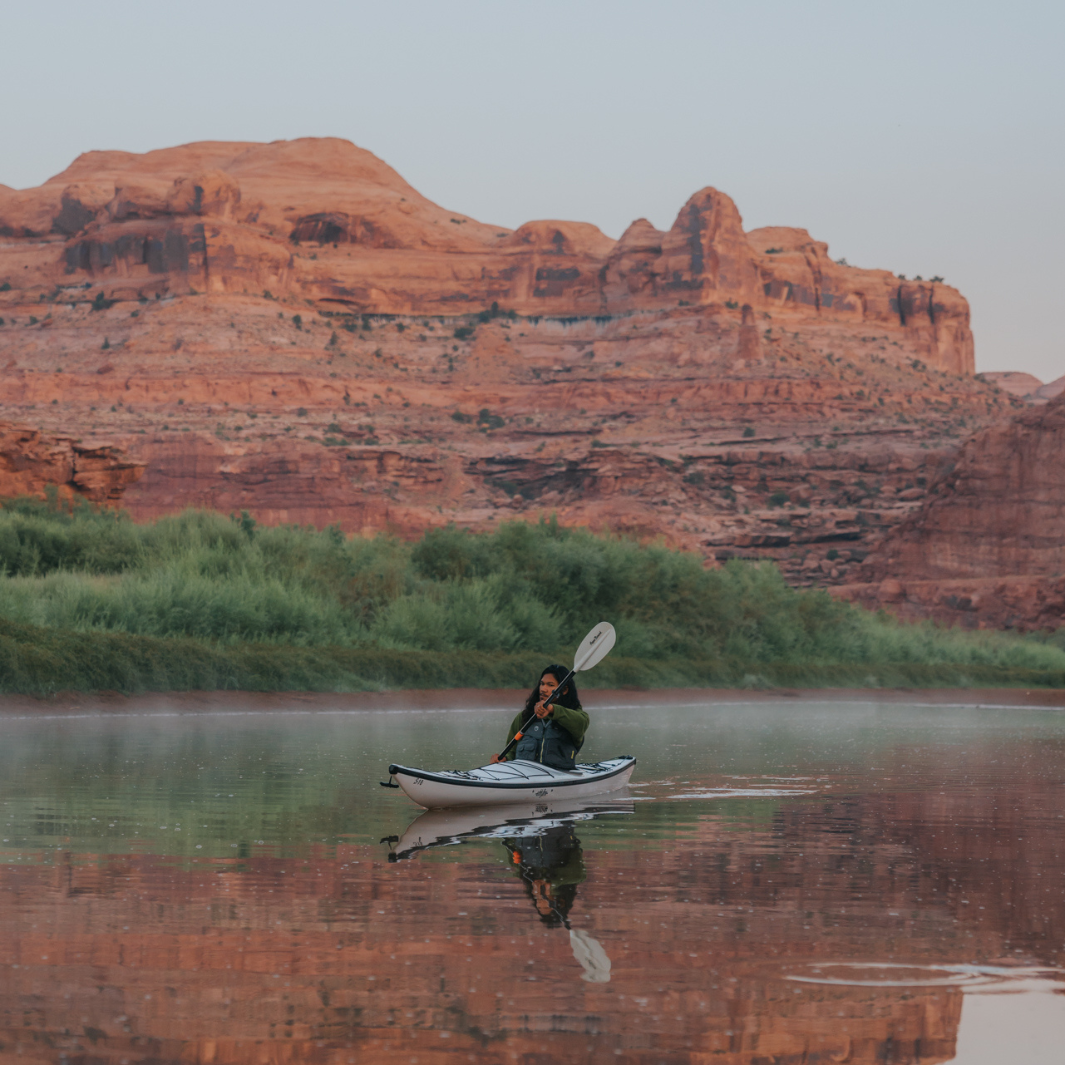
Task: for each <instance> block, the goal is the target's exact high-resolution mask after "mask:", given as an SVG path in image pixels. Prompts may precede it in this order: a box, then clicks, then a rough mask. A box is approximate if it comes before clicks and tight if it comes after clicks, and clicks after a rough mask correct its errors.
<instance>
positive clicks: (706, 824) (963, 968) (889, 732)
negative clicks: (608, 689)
mask: <svg viewBox="0 0 1065 1065" xmlns="http://www.w3.org/2000/svg"><path fill="white" fill-rule="evenodd" d="M510 713H511V710H510V709H508V710H502V709H501V710H496V711H488V710H475V711H469V712H456V711H449V712H446V713H443V712H442V713H427V712H422V711H419V712H410V713H400V712H381V713H373V712H359V713H337V714H325V713H315V714H300V715H294V716H286V715H279V714H266V715H248V714H228V715H222V714H219V715H199V716H196V715H184V716H181V715H174V716H160V715H155V716H141V717H135V716H134V717H129V716H126V717H95V718H69V717H68V718H63V719H60V718H55V719H41V718H36V719H29V718H13V717H11V716H8V717H0V735H2V737H3V738H2V741H0V803H2V807H0V814H2V817H0V820H2V836H3V842H2V843H0V1060H2V1061H4V1062H7V1061H19V1062H72V1063H73V1062H82V1063H85V1065H88V1063H115V1065H120V1063H128V1065H133V1063H146V1062H152V1063H153V1065H160V1063H167V1062H179V1061H180V1062H183V1063H199V1062H204V1063H206V1062H217V1063H228V1062H238V1063H243V1062H248V1063H256V1065H259V1063H275V1062H276V1063H287V1062H293V1063H295V1062H312V1063H317V1062H321V1063H327V1062H328V1063H333V1062H337V1063H339V1062H372V1063H375V1065H376V1063H386V1065H387V1063H392V1062H418V1063H422V1065H450V1063H459V1062H471V1061H472V1062H485V1063H496V1062H498V1063H510V1062H514V1063H520V1065H547V1063H549V1062H595V1063H599V1062H603V1063H606V1062H611V1063H615V1062H623V1063H633V1065H656V1063H659V1062H668V1063H700V1065H704V1063H709V1062H720V1063H722V1065H740V1063H751V1065H754V1063H759V1065H769V1063H776V1062H780V1063H784V1062H787V1063H800V1062H802V1063H806V1065H813V1063H815V1062H822V1063H828V1062H847V1063H860V1062H869V1063H874V1062H876V1063H884V1065H886V1063H904V1062H946V1061H958V1062H965V1063H977V1062H980V1063H988V1065H990V1063H999V1062H1006V1061H1017V1062H1024V1063H1025V1065H1040V1063H1043V1062H1047V1063H1049V1062H1054V1063H1055V1065H1057V1063H1060V1062H1061V1061H1062V1060H1065V1050H1063V1049H1062V1047H1063V1045H1065V971H1063V970H1065V844H1063V829H1065V802H1063V798H1065V788H1063V784H1065V712H1062V711H1043V710H1024V709H997V710H993V709H976V708H964V707H958V708H944V707H935V708H922V707H917V706H899V705H883V706H876V705H874V704H871V703H870V704H862V705H858V704H854V705H839V704H836V705H831V704H818V703H811V702H798V701H796V700H774V701H773V702H772V703H766V704H751V703H747V704H742V705H731V706H730V705H721V704H713V703H707V704H706V705H697V706H696V705H688V706H676V707H662V706H643V707H641V706H632V705H628V706H616V705H615V706H609V707H608V706H600V707H598V708H596V709H595V710H594V711H593V713H594V716H593V722H594V724H593V731H592V734H591V737H590V739H589V742H588V745H587V746H586V748H585V754H586V755H587V756H588V757H589V759H593V758H599V757H609V756H611V755H616V754H629V753H631V754H635V755H637V757H638V758H639V763H638V765H637V768H636V773H635V775H634V778H633V786H632V787H631V788H630V789H629V790H628V791H627V792H625V793H622V794H620V795H617V796H614V797H611V798H610V800H609V801H602V800H601V801H599V802H598V803H595V804H590V805H588V806H586V807H584V808H579V807H578V808H575V807H568V808H567V807H559V806H556V807H547V808H543V807H542V808H540V809H538V810H537V809H534V808H529V809H524V808H520V809H510V810H507V809H506V808H500V809H498V810H497V812H496V813H494V814H492V813H482V814H477V813H473V814H470V813H463V814H444V813H436V814H425V815H420V812H419V810H418V808H417V807H415V806H414V805H413V804H412V803H411V802H410V801H409V800H407V799H406V798H404V797H403V796H402V794H401V793H400V792H397V791H386V790H385V789H382V788H380V787H379V786H378V781H379V780H381V779H384V778H385V767H386V766H387V764H388V763H389V762H390V761H400V762H405V763H407V764H414V765H427V766H436V767H441V768H452V767H457V766H467V765H471V764H476V763H479V762H481V761H484V760H486V758H485V756H486V755H488V754H490V753H491V751H492V750H493V749H495V748H498V747H499V746H500V745H501V742H502V739H503V738H504V735H505V731H506V725H507V723H508V721H509V717H510Z"/></svg>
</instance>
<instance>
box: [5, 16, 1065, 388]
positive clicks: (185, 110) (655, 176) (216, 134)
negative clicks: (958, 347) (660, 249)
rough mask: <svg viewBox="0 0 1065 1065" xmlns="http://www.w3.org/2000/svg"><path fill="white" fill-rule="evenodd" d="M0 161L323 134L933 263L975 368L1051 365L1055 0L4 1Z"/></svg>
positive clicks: (29, 171)
mask: <svg viewBox="0 0 1065 1065" xmlns="http://www.w3.org/2000/svg"><path fill="white" fill-rule="evenodd" d="M0 33H2V38H3V41H4V48H3V59H2V60H0V182H2V183H4V184H7V185H12V186H14V187H16V188H24V187H27V186H31V185H36V184H39V183H40V182H41V181H43V180H45V179H46V178H48V177H50V176H51V175H53V174H55V173H57V172H58V171H60V170H62V169H63V168H64V167H66V166H67V164H68V163H69V162H70V161H71V160H72V159H73V158H74V157H75V156H76V155H78V153H80V152H83V151H88V150H91V149H124V150H126V151H137V152H140V151H147V150H149V149H152V148H161V147H166V146H169V145H174V144H182V143H186V142H188V141H194V140H260V141H270V140H276V139H279V138H291V137H301V136H337V137H346V138H348V139H349V140H352V141H354V142H355V143H356V144H358V145H360V146H361V147H364V148H368V149H369V150H370V151H372V152H374V153H376V154H377V155H378V156H380V157H381V158H382V159H384V160H385V161H386V162H387V163H389V164H390V165H391V166H393V167H395V168H396V169H397V170H398V171H399V172H400V173H401V174H402V175H403V176H404V177H405V178H406V179H407V180H408V181H409V182H410V183H411V184H412V185H414V186H415V187H416V188H418V189H419V190H420V191H421V192H422V193H423V194H424V195H426V196H428V197H429V198H430V199H432V200H435V201H436V202H438V203H440V204H442V205H444V206H446V207H448V208H451V209H452V210H455V211H462V212H465V213H467V214H470V215H472V216H474V217H475V218H478V219H481V220H483V221H486V222H491V223H496V224H502V225H505V226H509V227H515V226H518V225H520V224H521V223H522V222H526V221H529V220H531V219H536V218H562V219H576V220H580V221H587V222H594V223H595V224H596V225H598V226H599V227H600V228H601V229H602V230H603V231H604V232H606V233H608V234H609V235H610V236H612V237H617V236H620V234H621V232H622V231H623V230H624V228H625V227H626V226H627V225H628V223H629V222H631V221H632V220H633V219H634V218H638V217H641V216H642V217H647V218H649V219H650V220H651V221H652V222H653V223H654V224H655V225H656V226H659V227H660V228H667V227H668V226H669V225H671V224H672V222H673V219H674V217H675V216H676V213H677V211H678V210H679V208H680V207H681V205H682V204H683V203H684V201H685V200H686V199H687V198H688V197H689V196H690V195H691V193H693V192H694V191H695V190H696V189H699V188H702V187H703V186H704V185H714V186H716V187H717V188H719V189H721V190H722V191H724V192H727V193H728V194H729V195H730V196H731V197H732V198H733V199H734V200H735V201H736V203H737V205H738V206H739V209H740V212H741V213H742V215H743V218H744V223H745V225H746V226H747V228H749V229H751V228H755V227H756V226H763V225H790V226H800V227H804V228H806V229H808V230H810V232H811V233H812V234H813V235H814V236H815V237H817V238H818V239H820V240H824V241H827V242H828V244H829V250H830V252H831V254H832V255H833V257H834V258H839V257H841V256H845V257H846V258H847V260H848V261H849V262H850V263H852V264H853V265H858V266H867V267H882V268H885V269H890V270H892V271H893V272H895V273H902V274H906V275H907V276H910V277H912V276H913V275H914V274H922V275H923V276H925V277H929V276H930V275H933V274H941V275H942V276H944V277H945V278H946V280H947V281H948V282H949V283H951V284H953V285H955V286H957V287H958V288H959V289H960V290H961V291H962V293H963V294H964V295H965V296H967V297H968V299H969V301H970V304H971V306H972V316H973V329H974V332H975V335H976V359H977V369H979V370H992V369H998V370H1025V371H1028V372H1030V373H1033V374H1035V375H1036V376H1038V377H1039V378H1041V379H1042V380H1044V381H1047V380H1051V379H1053V378H1056V377H1059V376H1061V375H1062V374H1065V339H1063V336H1065V331H1063V324H1062V323H1060V322H1058V320H1057V315H1058V313H1060V310H1059V309H1060V307H1061V302H1062V301H1061V295H1060V293H1061V291H1062V289H1063V288H1065V266H1063V263H1065V206H1063V203H1062V194H1063V190H1065V180H1063V179H1065V4H1062V3H1061V2H1060V0H1058V2H1049V0H1044V2H1036V0H1011V2H1009V3H1006V2H1005V0H1003V2H1001V3H987V2H984V0H943V2H937V0H923V2H911V0H897V2H895V3H892V4H883V3H871V2H864V0H851V2H849V3H844V2H837V0H807V2H805V3H797V2H787V3H785V2H778V0H764V2H761V3H740V2H712V0H710V2H704V3H697V2H688V0H654V2H645V3H632V2H629V0H612V2H600V0H589V2H583V3H582V2H581V0H566V2H558V0H537V2H535V3H530V2H527V3H516V2H507V0H495V2H489V0H451V2H448V3H440V2H438V3H431V2H425V0H407V2H405V3H382V2H378V3H374V4H368V3H357V2H349V3H326V2H322V0H303V2H302V3H300V4H291V3H288V4H281V3H278V2H276V0H261V2H259V3H255V4H250V3H229V2H226V0H213V2H211V3H205V2H203V0H185V2H184V3H181V4H176V5H175V4H158V3H152V2H151V0H137V2H115V0H96V2H95V3H92V4H86V3H84V2H78V3H73V2H69V0H52V2H51V3H49V4H47V5H45V4H26V3H23V4H18V5H14V4H10V5H5V6H4V10H3V11H2V17H0Z"/></svg>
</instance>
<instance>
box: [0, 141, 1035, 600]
mask: <svg viewBox="0 0 1065 1065" xmlns="http://www.w3.org/2000/svg"><path fill="white" fill-rule="evenodd" d="M0 232H2V233H3V234H4V239H3V240H2V241H0V418H4V419H6V420H9V421H10V422H12V423H14V424H19V425H29V426H33V427H35V429H36V431H38V432H40V433H44V434H46V435H47V434H51V435H54V436H70V437H72V438H73V439H74V440H77V439H78V438H79V437H81V438H83V439H88V438H89V437H93V438H104V439H106V440H108V441H109V442H110V443H111V444H113V445H114V446H121V447H123V448H124V449H125V454H126V455H127V456H128V461H129V462H131V463H133V464H135V465H139V466H143V468H144V476H143V477H141V478H140V479H139V480H138V481H137V482H136V483H135V484H132V485H131V486H129V487H128V488H127V489H126V490H125V493H124V495H123V497H122V501H123V505H125V506H126V507H128V508H129V510H130V511H131V512H132V513H133V515H134V516H136V517H141V518H148V517H152V516H156V515H159V514H162V513H166V512H168V511H172V510H174V509H180V508H181V507H184V506H188V505H201V506H213V507H217V508H219V509H222V510H234V509H244V508H247V509H249V510H252V511H254V512H255V513H256V515H257V516H258V517H259V518H260V519H261V520H265V521H296V522H312V523H314V524H317V525H323V524H326V523H329V522H339V523H340V524H341V525H342V526H343V527H344V528H345V529H347V530H349V531H374V530H380V529H391V530H393V531H396V532H399V533H401V534H404V535H416V534H417V533H419V532H420V531H421V530H423V529H424V528H426V527H427V526H428V525H432V524H440V523H445V522H448V521H455V522H457V523H459V524H462V525H466V526H469V527H474V528H489V527H491V523H492V522H493V521H495V520H498V519H499V518H501V517H506V516H507V515H513V516H515V517H523V518H526V519H535V518H536V517H538V516H540V515H542V514H546V513H551V512H557V513H558V514H559V516H560V518H561V520H563V521H565V522H570V523H580V524H587V525H591V526H594V527H597V528H598V527H609V528H613V529H618V530H626V531H629V532H633V533H635V534H637V535H641V536H663V537H665V538H666V539H667V540H668V541H669V542H671V543H673V544H677V545H683V546H686V547H689V548H692V549H694V550H698V551H702V552H703V553H704V554H706V555H707V556H709V557H717V558H724V557H730V556H733V555H742V556H744V557H766V558H773V559H775V560H777V561H778V562H780V563H781V565H783V566H784V568H785V570H786V572H787V573H788V574H789V576H790V578H791V579H792V580H794V581H797V582H800V583H809V582H812V581H816V582H822V583H823V582H829V583H831V582H836V583H839V582H843V581H847V580H849V579H853V570H854V567H855V566H856V565H857V564H858V563H859V562H860V561H861V560H862V559H863V558H864V557H865V555H866V553H867V551H868V548H869V545H870V544H871V543H872V542H873V541H875V539H876V538H877V537H878V536H880V535H881V534H883V533H884V532H885V531H886V530H888V529H890V528H892V527H893V526H894V525H896V524H897V523H898V522H899V521H900V520H901V519H902V518H904V517H905V516H906V515H907V514H908V513H909V512H910V511H911V510H912V509H913V508H914V507H916V506H919V504H920V500H921V498H922V497H923V495H924V492H925V488H926V486H927V484H928V483H929V482H930V481H931V480H933V479H934V477H935V476H936V472H937V470H938V468H939V466H940V465H941V464H942V463H943V462H944V461H947V460H948V458H949V455H950V454H951V452H952V450H953V448H954V447H956V445H957V441H958V439H959V438H960V437H962V436H964V435H968V433H970V432H971V431H972V430H973V429H975V428H979V427H980V426H982V425H984V424H987V423H989V422H991V421H993V420H994V419H996V418H998V417H1001V416H1002V414H1003V413H1004V412H1006V411H1008V410H1010V409H1012V407H1013V406H1019V405H1020V403H1021V401H1020V400H1017V399H1014V398H1013V397H1010V396H1008V395H1006V394H1005V393H1003V392H1001V391H999V390H998V389H996V388H994V387H993V386H991V385H988V384H986V383H985V382H982V381H977V380H975V379H973V378H972V376H971V370H972V338H971V334H970V332H969V327H968V306H967V304H966V302H965V300H964V299H963V298H962V297H961V296H960V295H959V294H958V293H957V292H956V291H955V290H953V289H950V288H948V287H946V286H944V285H942V284H941V283H939V282H938V281H936V282H934V283H933V282H922V281H914V282H902V281H900V280H899V279H898V278H895V277H893V276H892V275H890V274H889V273H887V272H886V271H876V270H859V269H856V268H852V267H848V266H846V265H842V264H840V263H835V262H833V261H832V260H831V259H830V258H829V256H828V252H827V247H826V246H825V245H824V244H823V243H819V242H817V241H814V240H812V239H811V238H810V237H809V235H808V234H807V233H806V232H805V231H804V230H798V229H763V230H756V231H754V232H752V233H749V234H745V233H744V231H743V228H742V222H741V219H740V216H739V213H738V212H737V209H736V207H735V205H734V204H733V203H732V201H731V200H730V199H729V198H728V197H727V196H726V195H724V194H723V193H720V192H717V191H716V190H714V189H704V190H702V191H700V192H698V193H696V194H695V195H694V196H693V197H692V198H691V199H690V200H689V201H688V203H687V204H685V205H684V207H683V208H682V209H681V211H680V213H679V215H678V216H677V220H676V222H675V223H674V225H673V226H672V227H671V228H670V229H669V230H668V231H665V232H663V231H659V230H656V229H655V228H654V227H653V226H651V225H650V223H648V222H646V221H644V220H640V221H637V222H634V223H633V224H632V225H631V226H630V227H629V229H628V230H627V231H626V232H625V234H624V235H623V236H622V237H621V239H620V240H618V241H613V240H611V239H609V238H608V237H606V236H604V235H603V234H602V233H600V232H599V231H598V230H597V229H596V228H595V227H594V226H590V225H587V224H584V223H576V222H554V221H540V222H530V223H528V224H526V225H524V226H521V227H520V228H519V229H517V230H514V231H510V230H507V229H504V228H500V227H497V226H489V225H483V224H481V223H479V222H477V221H475V220H473V219H470V218H467V217H465V216H462V215H458V214H455V213H454V212H449V211H446V210H444V209H443V208H440V207H438V206H437V205H435V204H433V203H432V202H430V201H429V200H427V199H426V198H425V197H423V196H421V195H420V194H419V193H418V192H417V191H415V190H414V189H412V188H411V187H410V186H409V185H407V184H406V182H404V181H403V179H402V178H401V177H400V176H399V175H398V174H396V173H395V171H393V170H391V169H390V168H389V167H387V166H386V165H385V164H384V163H382V162H381V161H380V160H379V159H377V158H376V157H374V156H373V155H371V154H370V153H369V152H365V151H363V150H361V149H359V148H356V147H355V146H354V145H351V144H349V143H347V142H344V141H339V140H331V139H325V140H313V139H306V140H299V141H292V142H278V143H274V144H265V145H264V144H232V143H212V142H207V143H200V144H192V145H186V146H184V147H181V148H172V149H165V150H161V151H157V152H149V153H147V154H145V155H133V154H130V153H124V152H90V153H88V154H86V155H84V156H81V157H80V158H79V159H77V160H76V161H75V162H74V163H73V164H72V166H71V167H69V168H68V169H67V170H66V171H65V172H64V173H63V174H60V175H58V176H57V177H55V178H53V179H51V180H50V181H48V182H46V183H45V184H44V185H42V186H41V187H39V188H37V189H29V190H25V191H21V192H15V191H13V190H10V189H0ZM124 461H125V460H124ZM58 476H59V474H57V477H58ZM60 483H65V481H63V480H61V481H60Z"/></svg>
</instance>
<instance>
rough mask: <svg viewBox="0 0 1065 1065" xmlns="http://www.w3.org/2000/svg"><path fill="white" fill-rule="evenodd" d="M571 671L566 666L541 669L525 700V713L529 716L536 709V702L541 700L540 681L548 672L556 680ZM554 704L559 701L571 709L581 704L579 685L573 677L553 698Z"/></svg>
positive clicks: (561, 704)
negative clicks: (578, 693)
mask: <svg viewBox="0 0 1065 1065" xmlns="http://www.w3.org/2000/svg"><path fill="white" fill-rule="evenodd" d="M568 672H569V670H568V669H566V667H565V666H558V665H553V666H548V667H547V668H546V669H543V670H541V672H540V676H539V677H537V678H536V683H535V684H534V685H533V690H532V691H531V692H529V697H528V698H527V699H526V700H525V714H526V716H528V715H529V714H531V713H532V712H533V710H535V709H536V704H537V703H538V702H539V701H540V681H542V680H543V679H544V677H545V675H546V674H548V673H550V674H551V676H552V677H554V678H555V680H561V679H562V678H563V677H564V676H565V675H566V674H567V673H568ZM551 703H552V705H554V704H555V703H558V705H559V706H565V707H567V708H568V709H570V710H576V709H577V707H578V706H580V705H581V701H580V699H579V698H578V697H577V685H576V684H575V683H574V681H573V678H572V677H570V679H569V680H568V681H566V686H565V687H564V688H563V689H562V691H560V692H559V693H558V695H556V696H555V697H554V699H552V700H551Z"/></svg>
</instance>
